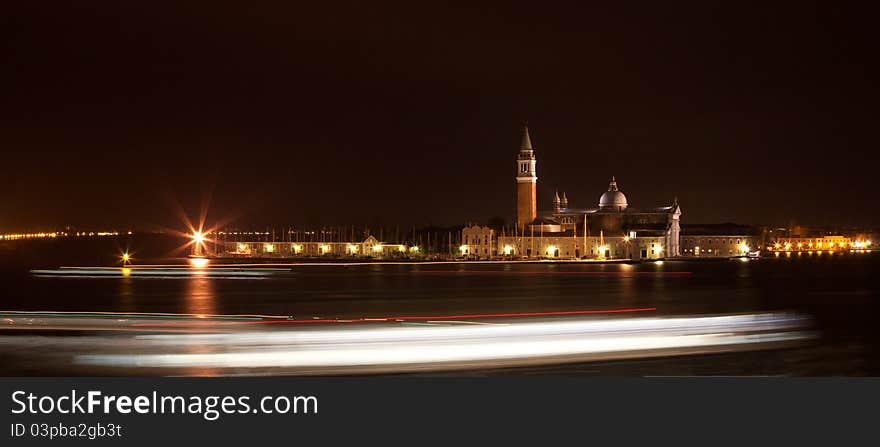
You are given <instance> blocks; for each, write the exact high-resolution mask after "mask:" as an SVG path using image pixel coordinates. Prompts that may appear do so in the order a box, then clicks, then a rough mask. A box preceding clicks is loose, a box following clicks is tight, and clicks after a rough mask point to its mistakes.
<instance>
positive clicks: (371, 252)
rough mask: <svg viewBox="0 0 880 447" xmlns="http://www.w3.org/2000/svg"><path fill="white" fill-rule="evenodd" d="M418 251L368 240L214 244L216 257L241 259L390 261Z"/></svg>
mask: <svg viewBox="0 0 880 447" xmlns="http://www.w3.org/2000/svg"><path fill="white" fill-rule="evenodd" d="M418 250H419V248H418V247H407V246H406V245H403V244H388V243H382V242H379V240H377V239H376V238H375V237H373V236H369V237H367V238H366V239H364V240H363V241H359V242H358V241H352V242H338V241H337V242H265V241H235V242H218V243H217V244H216V253H215V255H216V256H221V257H242V258H249V257H253V258H272V257H277V258H288V257H298V256H303V257H313V256H352V257H390V256H399V255H401V254H406V253H417V252H418Z"/></svg>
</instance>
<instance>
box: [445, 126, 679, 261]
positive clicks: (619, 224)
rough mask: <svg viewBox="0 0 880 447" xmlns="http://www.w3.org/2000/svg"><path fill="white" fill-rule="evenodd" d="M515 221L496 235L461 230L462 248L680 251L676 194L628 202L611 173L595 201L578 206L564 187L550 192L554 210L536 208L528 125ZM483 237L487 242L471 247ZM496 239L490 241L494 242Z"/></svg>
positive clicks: (541, 253) (645, 254) (639, 254)
mask: <svg viewBox="0 0 880 447" xmlns="http://www.w3.org/2000/svg"><path fill="white" fill-rule="evenodd" d="M516 169H517V171H516V225H515V227H514V229H513V231H511V232H509V233H512V234H508V232H507V231H505V234H502V235H497V237H496V238H495V240H494V241H492V239H491V238H489V239H488V240H487V239H486V238H485V237H480V238H474V237H471V235H470V234H469V233H470V232H474V231H482V230H478V229H477V227H469V228H465V230H464V231H463V232H462V242H463V243H464V244H463V245H462V252H463V254H465V255H467V254H469V253H473V254H474V255H478V256H480V257H482V254H483V253H488V254H490V256H491V255H495V256H509V257H530V258H534V257H539V258H578V259H583V258H586V259H630V260H652V259H663V258H667V257H676V256H680V254H681V248H680V239H681V236H680V233H681V226H680V219H681V207H680V206H679V204H678V200H677V199H674V200H673V201H672V202H671V203H670V204H668V205H665V206H659V207H653V208H636V207H632V206H630V205H629V202H628V201H627V197H626V195H624V193H623V191H621V190H620V187H619V186H618V183H617V180H616V179H615V178H614V177H613V176H612V177H611V181H610V182H609V184H608V188H607V190H606V191H604V192H603V193H602V194H601V195H600V196H599V200H598V201H597V203H596V206H592V207H585V208H579V207H575V206H571V205H570V204H569V199H568V196H567V195H566V194H565V193H563V194H562V196H561V197H560V196H559V194H558V193H557V194H555V196H554V197H553V203H552V210H548V211H545V212H542V213H539V212H538V203H537V202H538V201H537V194H536V190H537V182H538V176H537V158H536V157H535V150H534V147H533V146H532V141H531V137H530V135H529V130H528V128H524V129H523V136H522V144H521V145H520V150H519V153H518V155H517V157H516ZM470 241H474V242H477V241H479V243H480V245H482V244H483V243H484V241H485V242H486V243H488V244H491V245H494V246H492V247H491V248H490V247H476V246H475V247H470V246H469V244H468V242H470ZM492 242H494V244H493V243H492Z"/></svg>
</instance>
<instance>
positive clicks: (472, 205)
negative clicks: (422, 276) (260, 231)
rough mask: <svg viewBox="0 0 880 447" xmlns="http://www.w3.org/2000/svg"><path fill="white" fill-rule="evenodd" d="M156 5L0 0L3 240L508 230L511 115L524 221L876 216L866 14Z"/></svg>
mask: <svg viewBox="0 0 880 447" xmlns="http://www.w3.org/2000/svg"><path fill="white" fill-rule="evenodd" d="M65 3H67V4H65ZM178 3H180V2H172V3H170V4H169V5H172V6H162V5H160V4H159V3H157V2H115V1H107V2H82V1H74V2H29V1H18V2H11V3H10V4H8V5H5V7H4V12H3V13H2V19H0V57H2V59H0V60H2V61H3V64H2V69H0V89H2V90H0V92H2V95H0V148H2V161H0V232H2V231H9V230H20V229H33V228H46V227H56V228H57V226H61V225H74V226H77V227H88V226H92V227H94V226H98V227H102V228H107V227H111V226H120V227H125V226H133V227H135V228H146V227H149V226H165V227H179V226H180V220H179V218H178V215H177V212H176V211H175V210H176V208H177V206H178V205H179V206H180V207H181V208H182V209H184V210H186V211H187V212H190V214H191V215H195V214H196V213H197V212H198V208H199V204H200V203H201V202H203V201H204V200H205V198H206V197H208V196H210V197H211V201H210V214H209V220H214V219H225V220H229V219H234V221H233V223H234V224H236V225H239V224H240V225H247V224H258V225H263V224H265V225H287V224H303V223H309V224H319V223H325V224H360V223H370V222H374V223H378V222H384V223H387V224H402V225H409V224H427V223H434V224H457V223H465V222H485V221H487V220H488V219H489V218H490V217H492V216H501V217H504V218H505V219H506V220H507V222H509V223H510V222H512V219H513V215H514V188H515V183H514V173H515V162H514V159H515V156H516V153H517V150H518V147H519V142H520V132H521V127H522V125H523V123H524V122H526V121H527V122H528V124H529V127H530V128H531V129H532V141H533V142H534V143H535V149H536V155H537V157H538V176H539V183H538V197H539V209H547V208H549V207H550V199H551V197H552V195H553V191H554V189H557V188H558V189H559V191H560V192H562V191H566V192H567V195H568V197H569V199H570V201H571V205H572V206H573V207H591V206H595V204H596V202H597V201H598V198H599V195H600V194H601V193H602V192H603V191H604V190H605V189H606V188H607V185H608V180H609V178H610V177H611V175H615V176H616V177H617V180H618V183H619V185H620V188H621V190H622V191H623V192H624V193H626V195H627V197H628V199H629V203H630V205H631V206H634V207H652V206H660V205H665V204H668V203H670V202H671V201H672V199H673V198H674V197H675V196H678V198H679V201H680V203H681V205H682V210H683V213H684V214H683V221H684V222H685V223H696V222H700V223H703V222H725V221H734V222H740V223H755V224H789V223H804V224H832V225H844V224H873V223H875V222H877V221H878V217H880V211H878V207H877V194H878V189H880V188H878V187H877V179H876V178H875V177H876V172H877V160H876V155H875V154H874V152H876V151H877V132H876V126H877V104H878V99H880V98H878V97H880V95H878V89H877V79H878V72H877V62H876V60H877V47H876V45H875V42H873V41H872V39H871V37H872V34H875V33H874V28H875V26H876V25H875V21H876V16H875V15H874V14H873V11H867V10H858V9H855V8H849V9H843V8H842V7H840V6H836V5H835V4H831V3H826V4H823V5H813V4H810V3H808V2H797V3H791V4H788V5H777V6H773V7H770V6H768V5H765V4H764V2H759V3H754V4H746V3H744V2H726V3H727V4H726V5H725V6H719V5H715V4H714V3H719V2H694V3H693V4H690V5H687V6H684V5H681V6H675V7H672V6H670V5H668V4H666V2H652V3H656V4H655V5H653V6H646V5H645V4H641V3H648V2H639V4H632V5H631V6H608V5H602V6H582V5H580V6H574V5H579V4H572V6H570V7H566V6H561V5H555V6H549V5H546V4H545V3H544V2H534V1H533V2H527V3H521V4H516V3H513V2H505V3H499V4H498V5H497V6H496V7H474V6H467V5H468V3H467V2H463V3H462V4H461V5H459V6H448V5H445V4H441V3H420V2H410V3H402V4H398V5H396V6H379V5H377V4H375V3H373V2H362V3H359V4H358V3H355V4H344V3H336V4H334V5H327V6H325V7H324V6H316V5H315V4H311V5H306V4H304V3H300V2H278V3H277V4H276V5H265V6H256V5H255V3H254V2H235V3H238V4H236V5H227V4H225V3H232V2H215V1H211V2H208V1H204V2H186V3H187V5H188V6H180V5H179V4H178ZM312 3H318V2H312ZM604 3H617V2H604ZM702 3H706V4H702ZM872 172H873V174H872Z"/></svg>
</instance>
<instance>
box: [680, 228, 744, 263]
mask: <svg viewBox="0 0 880 447" xmlns="http://www.w3.org/2000/svg"><path fill="white" fill-rule="evenodd" d="M760 245H761V244H760V231H759V229H757V228H755V227H751V226H748V225H737V224H733V223H722V224H684V225H682V229H681V254H682V256H689V257H690V256H693V257H701V258H716V257H717V258H726V257H730V256H743V255H748V254H749V253H751V252H754V251H757V250H760Z"/></svg>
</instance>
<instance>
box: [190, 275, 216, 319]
mask: <svg viewBox="0 0 880 447" xmlns="http://www.w3.org/2000/svg"><path fill="white" fill-rule="evenodd" d="M185 281H186V289H185V291H184V303H185V308H186V313H188V314H195V315H215V314H217V313H218V312H217V297H216V289H215V280H213V279H211V278H208V277H204V276H193V277H190V278H187V279H186V280H185Z"/></svg>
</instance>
